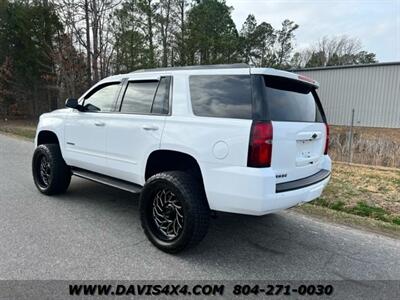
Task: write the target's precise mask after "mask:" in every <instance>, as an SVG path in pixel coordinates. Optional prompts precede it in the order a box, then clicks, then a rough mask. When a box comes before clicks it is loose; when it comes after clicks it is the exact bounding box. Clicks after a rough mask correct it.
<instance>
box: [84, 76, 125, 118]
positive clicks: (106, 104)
mask: <svg viewBox="0 0 400 300" xmlns="http://www.w3.org/2000/svg"><path fill="white" fill-rule="evenodd" d="M120 87H121V86H120V83H119V82H115V83H109V84H106V85H103V86H100V87H98V88H96V89H95V90H93V91H92V92H90V93H89V94H88V95H87V96H86V97H85V100H84V103H83V107H84V110H85V111H88V112H110V111H111V110H112V109H113V105H114V100H115V97H116V96H117V93H118V92H119V89H120Z"/></svg>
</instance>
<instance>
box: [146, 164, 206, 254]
mask: <svg viewBox="0 0 400 300" xmlns="http://www.w3.org/2000/svg"><path fill="white" fill-rule="evenodd" d="M165 189H168V190H170V191H171V192H172V193H173V194H175V196H176V198H177V199H178V200H179V201H180V203H181V204H182V205H181V207H183V210H182V212H183V228H182V229H181V233H180V234H179V235H178V236H177V237H176V238H174V239H172V240H167V239H166V238H165V236H163V235H162V234H160V231H159V229H157V225H156V222H155V221H154V217H153V212H152V211H153V205H154V198H155V197H156V195H157V192H158V191H160V190H165ZM139 209H140V217H141V223H142V227H143V229H144V232H145V234H146V236H147V238H148V239H149V240H150V241H151V242H152V243H153V244H154V245H155V246H156V247H157V248H159V249H161V250H162V251H164V252H167V253H177V252H180V251H182V250H184V249H187V248H189V247H192V246H194V245H196V244H198V243H199V242H200V241H201V240H202V239H203V238H204V236H205V235H206V233H207V230H208V226H209V221H210V209H209V206H208V203H207V200H206V196H205V192H204V188H203V187H202V184H201V182H200V181H199V180H198V179H196V178H195V177H194V176H192V175H191V174H190V173H187V172H183V171H169V172H163V173H159V174H156V175H153V176H152V177H150V178H149V179H148V180H147V182H146V184H145V186H144V187H143V190H142V192H141V195H140V200H139ZM158 228H159V227H158Z"/></svg>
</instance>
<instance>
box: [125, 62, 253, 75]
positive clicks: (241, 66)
mask: <svg viewBox="0 0 400 300" xmlns="http://www.w3.org/2000/svg"><path fill="white" fill-rule="evenodd" d="M244 68H250V66H249V65H248V64H245V63H237V64H220V65H195V66H183V67H167V68H153V69H140V70H136V71H133V72H131V73H141V72H157V71H180V70H202V69H244Z"/></svg>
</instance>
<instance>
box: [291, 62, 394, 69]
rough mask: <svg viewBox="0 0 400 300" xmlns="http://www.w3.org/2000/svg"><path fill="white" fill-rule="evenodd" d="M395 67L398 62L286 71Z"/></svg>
mask: <svg viewBox="0 0 400 300" xmlns="http://www.w3.org/2000/svg"><path fill="white" fill-rule="evenodd" d="M397 65H400V61H392V62H382V63H375V64H359V65H343V66H327V67H315V68H300V69H289V70H288V71H290V72H303V71H319V70H334V69H349V68H365V67H381V66H397Z"/></svg>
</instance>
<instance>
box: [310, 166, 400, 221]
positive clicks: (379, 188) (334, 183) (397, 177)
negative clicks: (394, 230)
mask: <svg viewBox="0 0 400 300" xmlns="http://www.w3.org/2000/svg"><path fill="white" fill-rule="evenodd" d="M399 203H400V172H399V171H398V170H384V171H383V170H378V169H376V168H374V167H361V166H349V165H344V164H334V166H333V173H332V179H331V182H330V183H329V185H328V186H327V188H326V189H325V190H324V192H323V194H322V195H321V197H320V198H318V199H317V200H315V201H313V202H312V204H313V205H314V206H320V207H324V208H328V209H332V210H335V211H340V212H343V213H347V214H352V215H357V216H360V217H363V218H369V219H375V220H379V221H383V222H387V223H391V224H393V225H395V226H398V225H400V209H399V207H400V206H399V205H398V204H399Z"/></svg>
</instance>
